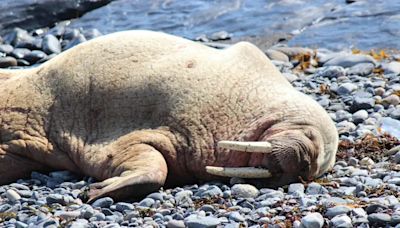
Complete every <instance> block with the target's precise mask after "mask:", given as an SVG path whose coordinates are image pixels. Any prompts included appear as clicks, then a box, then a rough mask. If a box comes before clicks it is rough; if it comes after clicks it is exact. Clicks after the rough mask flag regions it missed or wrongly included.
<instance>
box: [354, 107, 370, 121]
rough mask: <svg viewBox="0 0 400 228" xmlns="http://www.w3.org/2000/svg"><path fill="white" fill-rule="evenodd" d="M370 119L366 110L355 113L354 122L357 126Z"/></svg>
mask: <svg viewBox="0 0 400 228" xmlns="http://www.w3.org/2000/svg"><path fill="white" fill-rule="evenodd" d="M367 118H368V112H367V111H365V110H363V109H362V110H358V111H357V112H355V113H353V122H354V123H355V124H359V123H362V122H364V120H366V119H367Z"/></svg>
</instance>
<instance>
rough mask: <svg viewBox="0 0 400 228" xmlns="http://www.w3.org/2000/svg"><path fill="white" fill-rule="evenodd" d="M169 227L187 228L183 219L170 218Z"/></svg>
mask: <svg viewBox="0 0 400 228" xmlns="http://www.w3.org/2000/svg"><path fill="white" fill-rule="evenodd" d="M167 228H185V223H184V222H183V221H182V220H175V219H173V220H170V221H168V223H167Z"/></svg>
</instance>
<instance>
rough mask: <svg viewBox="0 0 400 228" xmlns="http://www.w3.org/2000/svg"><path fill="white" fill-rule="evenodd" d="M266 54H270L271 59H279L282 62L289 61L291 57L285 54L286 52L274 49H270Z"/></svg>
mask: <svg viewBox="0 0 400 228" xmlns="http://www.w3.org/2000/svg"><path fill="white" fill-rule="evenodd" d="M265 54H266V55H267V56H268V58H269V59H271V60H278V61H282V62H289V57H288V56H287V55H285V54H284V53H282V52H280V51H277V50H273V49H268V50H267V51H266V52H265Z"/></svg>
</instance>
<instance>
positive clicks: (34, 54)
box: [23, 50, 47, 64]
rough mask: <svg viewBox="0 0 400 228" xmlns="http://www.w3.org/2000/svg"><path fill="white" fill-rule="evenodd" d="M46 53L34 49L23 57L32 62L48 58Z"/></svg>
mask: <svg viewBox="0 0 400 228" xmlns="http://www.w3.org/2000/svg"><path fill="white" fill-rule="evenodd" d="M46 56H47V55H46V53H44V52H42V51H39V50H33V51H31V52H29V53H28V54H26V55H25V56H24V57H23V59H25V60H26V61H28V62H29V63H31V64H34V63H36V62H37V61H39V60H41V59H43V58H46Z"/></svg>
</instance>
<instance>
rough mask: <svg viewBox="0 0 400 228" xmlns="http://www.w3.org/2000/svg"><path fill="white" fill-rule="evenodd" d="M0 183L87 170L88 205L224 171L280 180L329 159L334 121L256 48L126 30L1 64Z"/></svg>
mask: <svg viewBox="0 0 400 228" xmlns="http://www.w3.org/2000/svg"><path fill="white" fill-rule="evenodd" d="M0 81H1V82H0V83H1V84H0V97H1V99H0V117H1V118H0V184H6V183H10V182H12V181H15V180H17V179H19V178H24V177H27V176H29V175H30V173H31V172H32V171H49V170H70V171H72V172H76V173H79V174H83V175H87V176H91V177H94V178H95V179H96V180H98V182H96V183H94V184H92V185H91V186H90V191H89V201H92V200H95V199H97V198H99V197H104V196H111V197H113V198H115V199H123V198H135V197H141V196H144V195H146V194H148V193H151V192H153V191H156V190H158V189H159V188H160V187H162V186H173V185H175V186H176V185H183V184H190V183H197V182H199V181H211V180H215V181H225V182H228V181H229V179H230V178H232V177H238V178H243V179H245V180H247V182H248V183H253V184H263V185H265V186H279V185H285V184H288V183H292V182H296V181H299V178H300V179H303V180H311V179H313V178H316V177H318V176H321V175H322V174H323V173H324V172H326V171H327V170H328V169H330V168H331V167H332V166H333V164H334V162H335V154H336V150H337V144H338V136H337V131H336V128H335V126H334V124H333V122H332V120H331V119H330V117H329V115H328V114H327V113H326V111H325V110H324V109H323V108H322V107H321V106H320V105H319V104H318V103H317V102H315V101H314V100H313V99H312V98H310V97H308V96H307V95H305V94H302V93H300V92H298V91H297V90H296V89H294V88H293V87H292V86H291V84H290V83H289V82H288V81H287V80H286V79H285V78H284V77H283V76H282V74H281V73H280V72H279V71H278V70H277V69H276V68H275V67H274V65H273V64H272V63H271V62H270V61H269V59H268V58H267V57H266V56H265V55H264V53H263V52H262V51H260V50H259V49H258V48H257V47H256V46H254V45H252V44H251V43H248V42H239V43H237V44H235V45H232V46H231V47H229V48H226V49H223V50H217V49H214V48H211V47H207V46H205V45H202V44H200V43H196V42H193V41H190V40H187V39H184V38H180V37H176V36H173V35H168V34H164V33H161V32H152V31H124V32H118V33H114V34H109V35H105V36H102V37H99V38H96V39H93V40H91V41H88V42H85V43H82V44H80V45H78V46H76V47H74V48H71V49H69V50H67V51H65V52H63V53H61V54H60V55H58V56H56V57H54V58H53V59H51V60H49V61H47V62H46V63H43V64H42V65H40V66H37V67H34V68H29V69H20V70H1V71H0Z"/></svg>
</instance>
